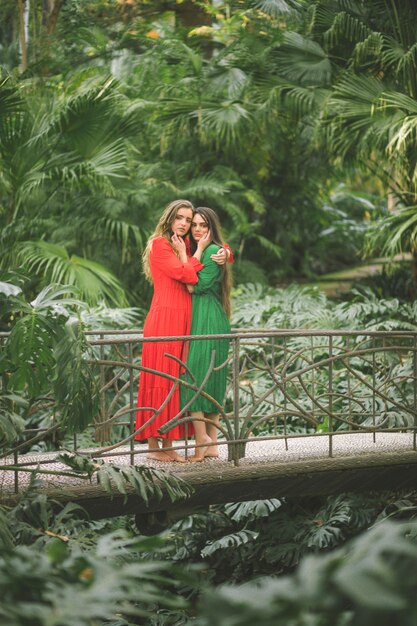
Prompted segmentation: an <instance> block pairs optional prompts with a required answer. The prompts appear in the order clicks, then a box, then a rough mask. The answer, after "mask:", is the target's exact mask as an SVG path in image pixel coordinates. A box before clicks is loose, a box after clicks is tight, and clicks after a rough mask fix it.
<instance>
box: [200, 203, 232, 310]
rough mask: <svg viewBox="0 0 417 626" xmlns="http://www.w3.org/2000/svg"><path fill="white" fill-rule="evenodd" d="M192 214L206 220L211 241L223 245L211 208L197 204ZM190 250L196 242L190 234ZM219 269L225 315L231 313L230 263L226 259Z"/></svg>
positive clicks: (221, 235)
mask: <svg viewBox="0 0 417 626" xmlns="http://www.w3.org/2000/svg"><path fill="white" fill-rule="evenodd" d="M193 215H201V217H202V218H203V219H204V220H205V221H206V222H207V224H208V227H209V229H210V234H211V241H212V243H215V244H216V245H218V246H220V247H221V248H223V247H224V237H223V233H222V229H221V226H220V221H219V218H218V215H217V213H216V212H215V211H213V209H210V208H208V207H203V206H199V207H197V208H196V209H194V211H193ZM190 247H191V252H192V253H194V252H195V251H196V248H197V243H196V242H195V240H194V239H193V236H192V234H191V236H190ZM220 271H221V283H220V299H221V303H222V306H223V308H224V310H225V313H226V315H227V317H230V315H231V302H230V292H231V290H232V272H231V270H230V264H229V262H228V261H226V263H225V264H224V265H221V266H220Z"/></svg>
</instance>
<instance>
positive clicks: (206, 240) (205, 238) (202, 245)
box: [197, 230, 211, 252]
mask: <svg viewBox="0 0 417 626" xmlns="http://www.w3.org/2000/svg"><path fill="white" fill-rule="evenodd" d="M210 243H211V233H210V231H209V230H208V231H207V232H206V233H205V234H204V235H202V237H200V239H199V240H198V244H197V248H199V249H200V250H201V252H203V250H205V249H206V248H207V246H208V245H209V244H210Z"/></svg>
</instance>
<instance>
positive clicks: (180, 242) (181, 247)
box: [171, 233, 188, 263]
mask: <svg viewBox="0 0 417 626" xmlns="http://www.w3.org/2000/svg"><path fill="white" fill-rule="evenodd" d="M171 242H172V246H173V248H174V250H175V251H176V252H178V256H179V258H180V261H181V262H182V263H187V260H188V259H187V248H186V247H185V241H184V239H183V238H182V237H180V236H179V235H177V234H176V233H174V234H173V235H172V237H171Z"/></svg>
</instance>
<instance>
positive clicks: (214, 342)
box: [181, 243, 230, 413]
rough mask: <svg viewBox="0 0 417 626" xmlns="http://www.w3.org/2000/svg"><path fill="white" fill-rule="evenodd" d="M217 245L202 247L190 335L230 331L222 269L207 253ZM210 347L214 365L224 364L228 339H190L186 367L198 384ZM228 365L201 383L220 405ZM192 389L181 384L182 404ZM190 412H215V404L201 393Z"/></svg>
mask: <svg viewBox="0 0 417 626" xmlns="http://www.w3.org/2000/svg"><path fill="white" fill-rule="evenodd" d="M219 249H220V248H219V246H217V245H216V244H213V243H212V244H210V245H209V246H207V248H206V249H205V250H204V252H203V254H202V257H201V263H202V264H203V265H204V267H203V269H201V270H200V271H199V272H198V283H197V284H196V285H194V293H193V298H192V315H191V331H190V335H220V334H221V335H223V334H229V333H230V323H229V320H228V318H227V315H226V313H225V311H224V309H223V306H222V303H221V299H220V298H221V290H220V288H221V273H222V270H221V268H220V267H219V266H218V265H217V264H216V263H215V262H214V261H212V260H211V258H210V255H212V254H215V253H216V252H218V250H219ZM213 350H215V361H214V365H215V367H217V366H218V365H221V364H222V363H225V361H226V359H227V356H228V351H229V340H228V339H201V340H196V341H190V347H189V352H188V357H187V367H188V368H189V370H190V371H191V372H192V373H193V375H194V376H195V379H196V381H197V385H198V386H200V385H201V383H202V382H203V380H204V377H205V376H206V374H207V370H208V368H209V365H210V360H211V357H212V353H213ZM226 378H227V366H226V365H225V366H224V367H222V368H221V369H220V370H219V371H216V372H212V373H211V375H210V378H209V379H208V381H207V382H206V384H205V386H204V391H205V392H206V393H208V394H209V395H210V396H212V397H213V398H214V399H215V400H217V402H219V403H220V404H222V403H223V400H224V395H225V391H226ZM183 379H184V380H186V381H187V382H189V383H192V382H193V381H192V378H191V377H190V375H189V374H188V373H185V374H184V376H183ZM194 393H195V392H194V391H193V390H191V389H187V388H186V387H185V386H184V385H181V406H182V407H183V406H185V404H186V403H187V402H188V401H189V400H190V399H191V398H192V397H193V395H194ZM188 411H190V412H193V413H194V412H196V411H203V412H205V413H217V412H218V409H217V407H216V406H215V405H214V404H213V403H212V402H210V400H208V399H207V398H204V397H203V396H201V395H200V396H198V397H197V398H196V399H195V400H194V402H193V403H192V404H191V405H190V407H189V408H188Z"/></svg>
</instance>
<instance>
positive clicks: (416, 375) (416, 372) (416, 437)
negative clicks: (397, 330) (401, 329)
mask: <svg viewBox="0 0 417 626" xmlns="http://www.w3.org/2000/svg"><path fill="white" fill-rule="evenodd" d="M416 352H417V335H414V352H413V383H414V385H413V387H414V431H413V449H414V450H416V449H417V414H416V412H417V354H416Z"/></svg>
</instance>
